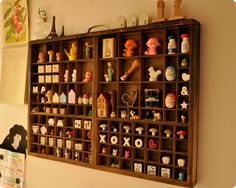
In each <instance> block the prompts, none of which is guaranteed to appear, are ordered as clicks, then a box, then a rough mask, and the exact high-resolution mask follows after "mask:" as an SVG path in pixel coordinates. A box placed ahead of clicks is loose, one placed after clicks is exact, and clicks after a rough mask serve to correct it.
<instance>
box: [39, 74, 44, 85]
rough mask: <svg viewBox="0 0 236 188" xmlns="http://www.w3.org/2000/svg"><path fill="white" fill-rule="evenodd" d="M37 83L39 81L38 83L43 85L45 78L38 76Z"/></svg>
mask: <svg viewBox="0 0 236 188" xmlns="http://www.w3.org/2000/svg"><path fill="white" fill-rule="evenodd" d="M38 81H39V83H44V82H45V77H44V76H43V75H39V77H38Z"/></svg>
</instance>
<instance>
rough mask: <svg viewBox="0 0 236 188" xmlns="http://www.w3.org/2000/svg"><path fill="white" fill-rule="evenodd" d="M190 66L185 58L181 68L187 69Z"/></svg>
mask: <svg viewBox="0 0 236 188" xmlns="http://www.w3.org/2000/svg"><path fill="white" fill-rule="evenodd" d="M187 66H188V60H187V59H186V58H184V59H183V60H182V61H181V67H187Z"/></svg>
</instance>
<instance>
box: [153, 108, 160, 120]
mask: <svg viewBox="0 0 236 188" xmlns="http://www.w3.org/2000/svg"><path fill="white" fill-rule="evenodd" d="M152 113H153V121H160V120H161V113H160V112H155V110H153V111H152Z"/></svg>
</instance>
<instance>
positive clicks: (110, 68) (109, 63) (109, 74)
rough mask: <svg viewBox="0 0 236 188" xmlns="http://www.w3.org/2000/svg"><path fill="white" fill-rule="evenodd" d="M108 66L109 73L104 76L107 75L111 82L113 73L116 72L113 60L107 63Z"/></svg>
mask: <svg viewBox="0 0 236 188" xmlns="http://www.w3.org/2000/svg"><path fill="white" fill-rule="evenodd" d="M107 66H108V68H107V74H105V75H104V77H105V80H106V82H111V81H113V73H114V70H113V68H112V62H110V61H109V62H108V63H107Z"/></svg>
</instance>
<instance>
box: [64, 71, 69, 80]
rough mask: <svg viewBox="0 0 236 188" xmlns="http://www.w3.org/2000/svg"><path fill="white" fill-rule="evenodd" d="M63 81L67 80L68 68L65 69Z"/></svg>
mask: <svg viewBox="0 0 236 188" xmlns="http://www.w3.org/2000/svg"><path fill="white" fill-rule="evenodd" d="M64 81H65V82H68V70H66V71H65V74H64Z"/></svg>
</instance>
